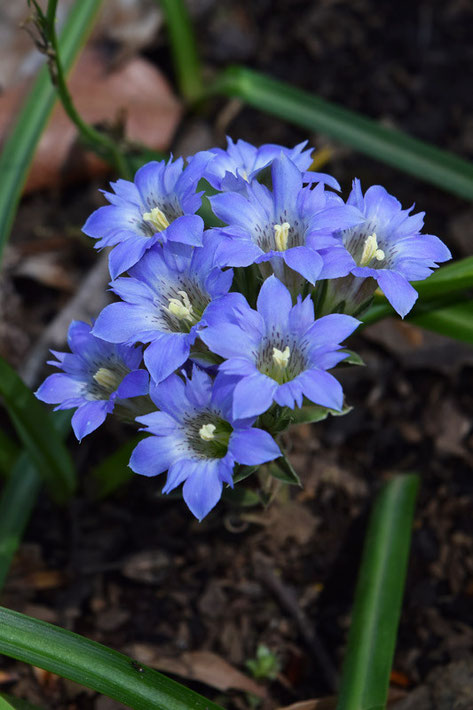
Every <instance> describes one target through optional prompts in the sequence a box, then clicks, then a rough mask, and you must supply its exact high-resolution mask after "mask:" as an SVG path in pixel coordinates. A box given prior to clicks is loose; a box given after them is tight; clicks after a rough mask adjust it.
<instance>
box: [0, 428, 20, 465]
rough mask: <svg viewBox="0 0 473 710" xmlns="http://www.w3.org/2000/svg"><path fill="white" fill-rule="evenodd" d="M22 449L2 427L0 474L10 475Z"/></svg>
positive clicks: (0, 436) (0, 435)
mask: <svg viewBox="0 0 473 710" xmlns="http://www.w3.org/2000/svg"><path fill="white" fill-rule="evenodd" d="M19 453H20V450H19V448H18V446H17V445H16V443H15V442H14V441H13V439H12V438H11V437H10V436H8V434H5V432H4V431H2V430H1V429H0V474H1V475H2V476H6V477H8V476H9V475H10V473H11V470H12V467H13V464H14V463H15V461H16V458H17V456H18V454H19Z"/></svg>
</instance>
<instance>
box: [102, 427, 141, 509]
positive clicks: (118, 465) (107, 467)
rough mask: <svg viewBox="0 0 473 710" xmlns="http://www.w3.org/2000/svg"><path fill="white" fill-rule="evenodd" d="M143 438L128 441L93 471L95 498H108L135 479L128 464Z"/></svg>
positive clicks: (137, 437) (138, 437)
mask: <svg viewBox="0 0 473 710" xmlns="http://www.w3.org/2000/svg"><path fill="white" fill-rule="evenodd" d="M142 438H143V437H142V436H136V437H134V438H133V439H132V440H131V441H126V442H125V443H124V444H123V445H122V446H120V448H119V449H117V450H116V451H114V452H113V454H110V456H107V457H106V458H105V459H104V460H103V461H101V462H100V463H99V464H98V466H95V467H94V468H93V469H92V470H91V472H90V475H91V476H92V478H93V479H94V483H95V490H94V497H95V498H97V499H98V500H101V499H102V498H106V497H107V496H109V495H110V494H111V493H113V492H114V491H116V490H117V488H121V487H122V486H124V485H125V484H126V483H128V481H129V480H130V479H131V478H133V476H134V473H133V471H132V470H131V468H130V467H129V466H128V462H129V460H130V456H131V453H132V451H133V449H134V448H135V446H136V445H137V444H138V442H139V441H141V440H142Z"/></svg>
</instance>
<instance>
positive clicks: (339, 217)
mask: <svg viewBox="0 0 473 710" xmlns="http://www.w3.org/2000/svg"><path fill="white" fill-rule="evenodd" d="M210 165H211V163H210ZM271 175H272V185H273V191H272V192H271V191H270V190H268V188H266V187H265V186H264V185H261V184H259V183H258V182H257V181H253V182H252V183H251V184H249V185H247V188H246V191H245V192H244V193H237V192H225V193H222V194H219V195H215V196H213V197H211V198H210V201H211V204H212V209H213V210H214V212H215V214H216V215H217V217H218V218H219V219H221V220H222V221H223V222H225V223H226V224H227V225H228V226H226V227H221V228H218V229H216V230H215V231H216V232H217V233H218V234H219V236H220V245H219V248H218V250H217V254H216V256H217V260H218V263H219V264H220V265H221V266H249V265H250V264H253V263H257V264H260V268H261V270H262V271H263V274H264V275H265V276H267V275H269V274H270V273H271V272H274V273H275V275H276V276H277V277H278V278H279V279H280V280H281V281H283V282H284V283H286V284H287V285H291V286H293V287H294V286H298V287H300V286H301V281H302V280H301V279H300V277H298V276H297V274H300V275H301V276H302V277H303V278H304V279H307V281H309V282H310V283H311V284H315V281H316V280H317V279H319V278H333V277H337V276H344V275H345V274H347V273H348V272H349V270H350V267H351V266H352V260H351V257H350V255H349V254H348V253H347V252H346V250H344V249H343V248H341V245H340V243H339V241H338V240H337V239H335V238H334V237H333V236H332V232H333V231H334V230H336V229H340V228H347V227H352V226H353V225H355V224H357V223H358V222H359V221H360V219H361V217H360V213H359V211H358V210H357V209H356V208H353V207H351V206H350V205H348V206H347V205H345V204H344V202H343V200H342V199H341V198H340V197H338V196H337V195H335V194H334V193H333V192H326V191H325V190H324V186H323V185H322V184H319V185H317V186H316V187H315V188H313V189H312V188H311V187H309V186H307V187H303V173H302V172H301V171H300V170H299V168H298V167H297V165H295V164H294V163H293V162H292V160H290V159H289V158H288V157H286V156H284V155H282V156H280V157H278V158H276V159H275V160H274V161H273V163H272V164H271ZM268 262H269V263H268ZM294 272H296V273H294Z"/></svg>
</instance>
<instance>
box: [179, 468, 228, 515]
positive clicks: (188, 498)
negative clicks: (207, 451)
mask: <svg viewBox="0 0 473 710" xmlns="http://www.w3.org/2000/svg"><path fill="white" fill-rule="evenodd" d="M218 461H219V459H217V460H210V461H208V462H207V461H203V462H202V463H200V462H199V464H198V466H195V467H194V471H193V473H192V474H191V475H190V476H189V478H188V479H187V480H186V482H185V483H184V487H183V489H182V494H183V497H184V500H185V502H186V504H187V505H188V507H189V509H190V511H191V513H193V515H195V517H196V518H197V519H198V520H202V518H204V517H205V516H206V515H207V513H209V512H210V511H211V510H212V508H213V507H214V506H215V505H216V504H217V503H218V501H219V500H220V497H221V495H222V481H221V480H220V477H219V475H218V468H219V463H218Z"/></svg>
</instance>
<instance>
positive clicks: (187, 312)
mask: <svg viewBox="0 0 473 710" xmlns="http://www.w3.org/2000/svg"><path fill="white" fill-rule="evenodd" d="M178 294H179V296H180V297H181V299H182V300H180V299H179V298H170V299H169V305H168V307H167V309H166V310H167V311H168V312H169V313H171V315H173V316H176V318H177V319H178V320H192V318H193V310H194V309H193V308H192V303H191V302H190V300H189V296H188V295H187V293H186V292H185V291H178Z"/></svg>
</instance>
